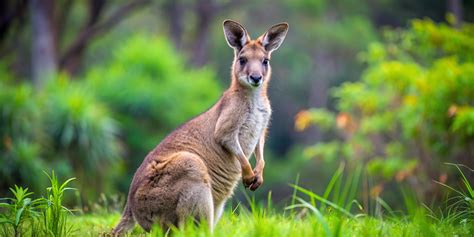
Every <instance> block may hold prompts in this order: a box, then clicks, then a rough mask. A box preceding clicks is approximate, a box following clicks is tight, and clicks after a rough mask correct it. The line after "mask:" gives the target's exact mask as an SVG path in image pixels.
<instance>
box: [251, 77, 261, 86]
mask: <svg viewBox="0 0 474 237" xmlns="http://www.w3.org/2000/svg"><path fill="white" fill-rule="evenodd" d="M249 79H250V84H251V85H252V86H255V87H257V86H260V84H262V75H260V74H252V75H250V76H249Z"/></svg>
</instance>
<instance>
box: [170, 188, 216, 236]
mask: <svg viewBox="0 0 474 237" xmlns="http://www.w3.org/2000/svg"><path fill="white" fill-rule="evenodd" d="M176 212H177V215H178V226H183V225H184V224H185V222H186V220H187V219H189V218H194V219H195V220H198V221H199V222H201V223H200V224H202V222H203V221H204V222H205V223H206V224H207V225H208V226H209V230H210V231H211V232H212V229H213V227H214V225H213V224H214V204H213V200H212V194H211V189H210V187H209V185H208V184H205V183H201V184H194V185H192V187H189V189H186V191H184V192H183V193H182V194H181V196H180V199H179V202H178V205H177V208H176Z"/></svg>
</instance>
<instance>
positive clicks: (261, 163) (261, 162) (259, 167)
mask: <svg viewBox="0 0 474 237" xmlns="http://www.w3.org/2000/svg"><path fill="white" fill-rule="evenodd" d="M264 146H265V132H264V133H263V134H262V135H261V137H260V140H259V141H258V143H257V146H256V147H255V152H254V153H255V160H256V163H255V169H254V170H255V171H256V172H257V173H263V168H264V167H265V159H264V158H263V150H264V149H263V148H264Z"/></svg>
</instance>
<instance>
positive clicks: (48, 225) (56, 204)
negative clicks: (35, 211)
mask: <svg viewBox="0 0 474 237" xmlns="http://www.w3.org/2000/svg"><path fill="white" fill-rule="evenodd" d="M45 174H46V175H47V176H48V178H49V181H50V182H51V187H49V188H47V197H46V205H45V208H44V210H43V224H44V227H45V232H46V234H47V235H52V236H56V237H60V236H68V235H69V234H70V233H71V232H72V226H71V225H68V221H67V218H68V214H69V213H71V210H69V209H68V208H66V207H65V206H63V205H62V201H63V197H64V192H65V191H67V190H74V189H73V188H70V187H68V184H69V183H70V182H71V181H73V180H75V178H70V179H68V180H66V181H64V182H63V183H59V181H58V178H57V176H56V175H55V174H54V171H53V172H52V173H51V176H50V175H48V174H47V173H45Z"/></svg>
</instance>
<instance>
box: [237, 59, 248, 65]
mask: <svg viewBox="0 0 474 237" xmlns="http://www.w3.org/2000/svg"><path fill="white" fill-rule="evenodd" d="M239 63H240V66H243V65H245V64H246V63H247V59H246V58H239Z"/></svg>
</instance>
